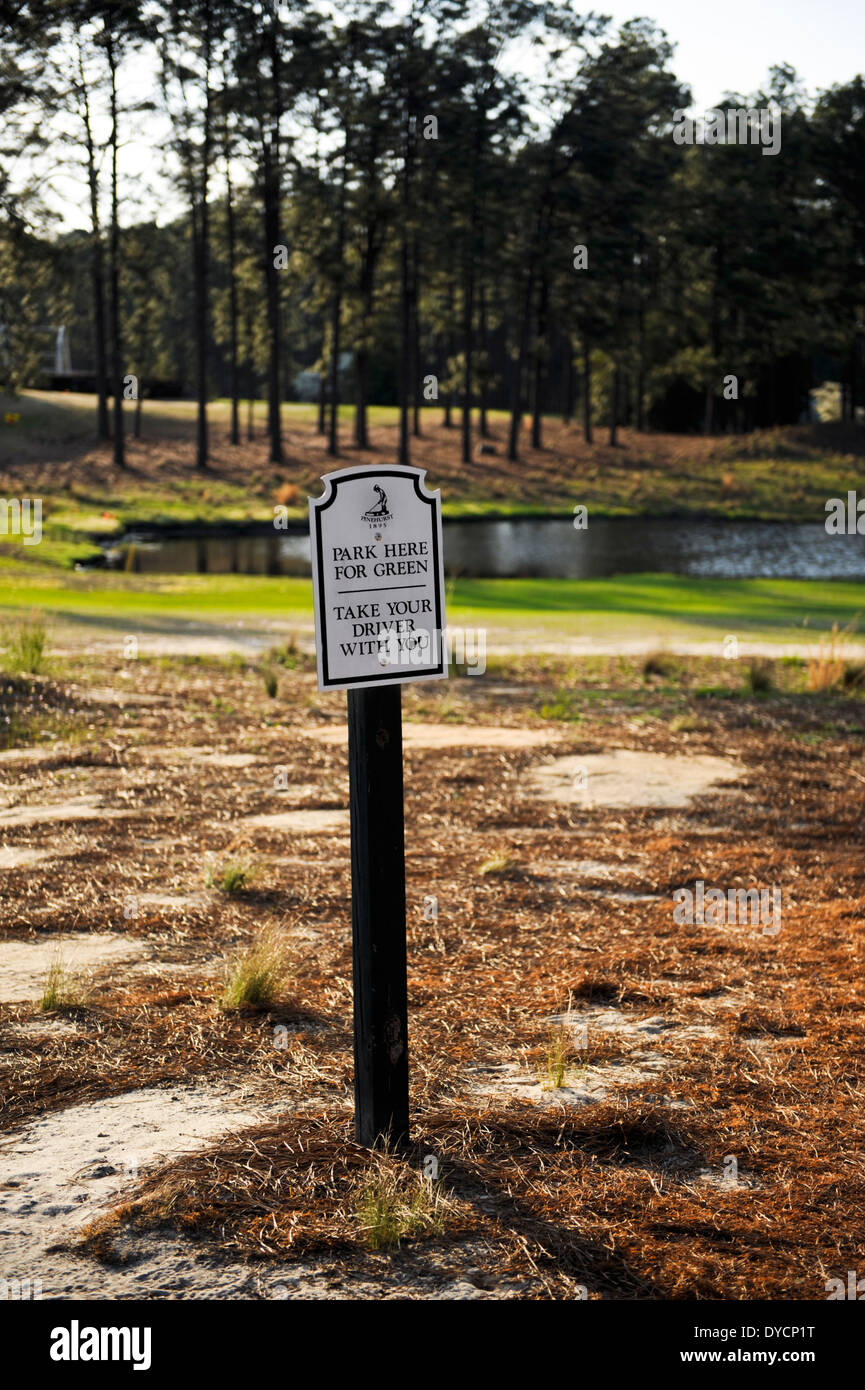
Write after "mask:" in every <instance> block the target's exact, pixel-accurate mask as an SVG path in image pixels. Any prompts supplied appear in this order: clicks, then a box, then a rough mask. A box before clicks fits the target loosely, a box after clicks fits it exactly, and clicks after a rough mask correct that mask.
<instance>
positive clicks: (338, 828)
mask: <svg viewBox="0 0 865 1390" xmlns="http://www.w3.org/2000/svg"><path fill="white" fill-rule="evenodd" d="M240 824H241V825H242V826H243V827H244V828H245V829H247V830H294V831H297V832H299V833H302V834H305V835H328V834H334V833H337V834H338V833H340V832H342V831H348V829H349V817H348V811H339V810H333V811H275V812H273V813H272V814H271V815H263V816H246V817H245V818H244V819H243V820H242V821H241V822H240Z"/></svg>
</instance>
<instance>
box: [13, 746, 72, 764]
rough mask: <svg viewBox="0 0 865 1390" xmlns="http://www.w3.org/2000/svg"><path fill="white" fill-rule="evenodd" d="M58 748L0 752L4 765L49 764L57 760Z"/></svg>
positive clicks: (14, 749) (17, 749)
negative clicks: (52, 760)
mask: <svg viewBox="0 0 865 1390" xmlns="http://www.w3.org/2000/svg"><path fill="white" fill-rule="evenodd" d="M58 751H59V750H58V749H57V748H4V749H2V750H0V764H2V763H47V762H48V761H49V760H50V759H51V758H56V757H57V754H58Z"/></svg>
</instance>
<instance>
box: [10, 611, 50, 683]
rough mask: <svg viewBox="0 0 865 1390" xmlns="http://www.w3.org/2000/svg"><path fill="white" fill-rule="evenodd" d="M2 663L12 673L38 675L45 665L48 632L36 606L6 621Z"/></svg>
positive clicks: (43, 618)
mask: <svg viewBox="0 0 865 1390" xmlns="http://www.w3.org/2000/svg"><path fill="white" fill-rule="evenodd" d="M4 637H5V647H6V652H5V656H4V665H5V667H6V670H7V671H9V672H10V673H11V674H13V675H21V674H25V675H28V676H38V675H39V674H40V673H41V672H42V670H43V669H44V666H45V645H46V642H47V637H48V634H47V632H46V628H45V617H44V615H43V614H42V613H41V612H40V611H39V610H38V609H36V608H34V609H32V610H31V612H30V613H27V614H23V615H22V616H21V617H20V618H18V619H17V620H16V621H15V622H11V623H8V624H7V625H6V628H5V631H4Z"/></svg>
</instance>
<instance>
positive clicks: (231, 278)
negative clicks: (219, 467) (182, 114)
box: [225, 133, 240, 444]
mask: <svg viewBox="0 0 865 1390" xmlns="http://www.w3.org/2000/svg"><path fill="white" fill-rule="evenodd" d="M225 214H226V231H227V234H228V351H229V382H230V390H231V433H230V436H229V437H230V440H231V443H232V444H239V443H240V372H239V369H238V348H237V337H238V333H237V320H238V310H237V235H236V228H235V221H234V201H233V193H232V187H231V162H230V151H229V148H228V137H227V133H226V143H225Z"/></svg>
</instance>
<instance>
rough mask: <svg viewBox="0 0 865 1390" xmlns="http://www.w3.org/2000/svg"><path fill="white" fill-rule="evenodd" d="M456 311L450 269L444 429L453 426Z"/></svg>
mask: <svg viewBox="0 0 865 1390" xmlns="http://www.w3.org/2000/svg"><path fill="white" fill-rule="evenodd" d="M456 311H457V310H456V290H455V287H454V277H453V270H452V269H451V271H450V273H449V274H448V335H447V355H448V360H447V368H446V376H447V379H448V385H447V390H446V391H445V402H444V419H443V421H442V424H443V425H444V427H445V429H446V430H449V429H451V428H452V426H453V419H452V418H451V416H452V411H453V404H454V393H453V389H452V387H451V376H450V374H451V364H452V363H453V360H454V354H455V352H456V334H455V330H454V322H455V319H456Z"/></svg>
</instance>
